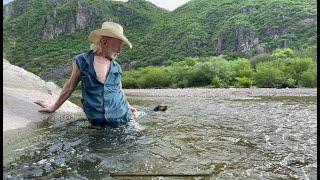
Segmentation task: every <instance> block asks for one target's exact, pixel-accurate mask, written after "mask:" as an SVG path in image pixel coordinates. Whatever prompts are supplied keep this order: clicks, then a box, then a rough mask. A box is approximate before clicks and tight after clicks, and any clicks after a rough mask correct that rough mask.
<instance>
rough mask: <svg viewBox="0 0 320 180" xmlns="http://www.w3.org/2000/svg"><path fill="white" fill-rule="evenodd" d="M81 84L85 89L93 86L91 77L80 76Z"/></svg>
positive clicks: (86, 75)
mask: <svg viewBox="0 0 320 180" xmlns="http://www.w3.org/2000/svg"><path fill="white" fill-rule="evenodd" d="M81 82H82V85H83V87H84V88H86V89H88V88H91V87H93V86H94V83H93V76H92V75H90V74H87V73H84V74H81Z"/></svg>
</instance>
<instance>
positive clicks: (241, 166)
mask: <svg viewBox="0 0 320 180" xmlns="http://www.w3.org/2000/svg"><path fill="white" fill-rule="evenodd" d="M316 91H317V90H316V89H254V88H252V89H152V90H139V89H127V90H125V93H126V95H127V97H128V99H129V102H130V103H131V104H132V105H134V106H136V107H137V109H138V110H139V114H140V115H139V117H138V118H136V120H135V122H131V123H130V124H129V125H128V126H124V127H119V128H114V129H110V128H108V127H104V128H101V127H100V128H97V127H93V126H91V125H89V123H88V122H87V120H85V119H79V120H77V121H73V122H69V123H66V124H53V123H50V122H42V123H38V124H34V125H33V126H32V127H33V128H29V129H28V130H25V129H21V130H16V131H14V132H11V134H10V135H7V134H4V137H5V138H4V152H3V155H4V160H3V162H4V166H3V171H4V173H3V177H4V179H18V178H44V179H47V178H61V177H64V178H66V179H69V178H70V179H317V136H316V135H317V98H316V97H317V92H316ZM74 102H77V100H74ZM158 104H161V105H166V106H168V109H167V110H166V111H164V112H161V111H158V112H155V111H153V108H154V107H155V106H156V105H158Z"/></svg>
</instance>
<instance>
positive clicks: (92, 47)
mask: <svg viewBox="0 0 320 180" xmlns="http://www.w3.org/2000/svg"><path fill="white" fill-rule="evenodd" d="M90 50H92V51H93V53H101V51H102V48H101V44H100V41H99V42H98V43H92V44H91V45H90Z"/></svg>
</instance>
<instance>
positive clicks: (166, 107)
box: [153, 105, 168, 111]
mask: <svg viewBox="0 0 320 180" xmlns="http://www.w3.org/2000/svg"><path fill="white" fill-rule="evenodd" d="M167 109H168V106H162V105H158V106H156V107H155V108H154V109H153V110H154V111H165V110H167Z"/></svg>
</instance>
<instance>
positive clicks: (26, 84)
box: [3, 60, 84, 132]
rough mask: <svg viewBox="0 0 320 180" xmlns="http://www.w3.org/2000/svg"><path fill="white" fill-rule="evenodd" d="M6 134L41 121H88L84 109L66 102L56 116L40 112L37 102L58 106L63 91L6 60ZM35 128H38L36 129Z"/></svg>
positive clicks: (4, 127)
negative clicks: (80, 119)
mask: <svg viewBox="0 0 320 180" xmlns="http://www.w3.org/2000/svg"><path fill="white" fill-rule="evenodd" d="M3 70H4V72H3V80H4V81H3V131H4V132H7V131H9V130H14V129H18V128H26V127H28V126H29V125H31V123H34V122H40V121H51V122H56V123H58V122H66V121H71V120H75V119H79V118H81V117H84V113H83V111H82V109H81V108H80V107H79V106H77V105H75V104H73V103H71V102H70V101H68V100H67V101H66V102H65V103H64V104H63V105H62V106H61V107H60V108H59V109H58V110H57V111H56V112H55V113H51V114H48V113H41V112H38V110H39V109H40V106H38V105H37V104H35V103H34V101H36V100H39V99H41V100H44V101H46V102H48V103H54V102H55V101H56V100H57V98H58V96H59V94H60V91H61V89H60V88H59V87H58V86H57V85H55V84H54V83H52V82H45V81H43V80H42V79H41V78H40V77H38V76H36V75H34V74H32V73H30V72H28V71H26V70H24V69H22V68H19V67H17V66H14V65H11V64H10V63H9V62H8V61H7V60H3ZM33 128H34V127H33Z"/></svg>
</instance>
